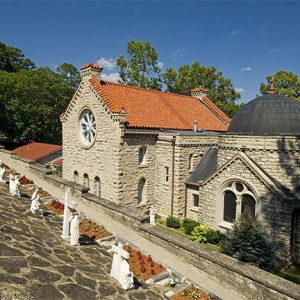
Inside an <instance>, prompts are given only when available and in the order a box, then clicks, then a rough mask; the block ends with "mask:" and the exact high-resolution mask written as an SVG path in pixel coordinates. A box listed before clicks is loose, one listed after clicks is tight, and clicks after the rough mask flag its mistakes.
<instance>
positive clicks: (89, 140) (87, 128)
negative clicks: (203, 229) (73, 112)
mask: <svg viewBox="0 0 300 300" xmlns="http://www.w3.org/2000/svg"><path fill="white" fill-rule="evenodd" d="M79 127H80V129H79V130H80V137H81V140H82V142H83V144H84V145H85V146H87V147H88V146H91V145H92V144H93V143H94V141H95V137H96V119H95V116H94V114H93V113H92V111H91V110H90V109H85V110H83V111H82V113H81V115H80V118H79Z"/></svg>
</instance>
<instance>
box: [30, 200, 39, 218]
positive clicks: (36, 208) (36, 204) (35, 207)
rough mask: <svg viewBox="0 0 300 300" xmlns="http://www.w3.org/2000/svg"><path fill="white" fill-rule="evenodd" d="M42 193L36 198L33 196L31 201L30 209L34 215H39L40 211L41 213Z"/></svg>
mask: <svg viewBox="0 0 300 300" xmlns="http://www.w3.org/2000/svg"><path fill="white" fill-rule="evenodd" d="M39 200H40V195H37V196H36V197H35V198H33V200H32V201H31V205H30V209H31V212H32V213H33V214H34V215H37V214H39V213H41V209H40V201H39Z"/></svg>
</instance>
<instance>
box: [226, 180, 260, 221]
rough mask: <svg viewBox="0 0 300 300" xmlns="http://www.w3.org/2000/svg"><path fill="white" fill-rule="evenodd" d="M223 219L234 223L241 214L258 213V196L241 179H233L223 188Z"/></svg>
mask: <svg viewBox="0 0 300 300" xmlns="http://www.w3.org/2000/svg"><path fill="white" fill-rule="evenodd" d="M223 204H224V206H223V221H225V222H229V223H234V221H235V220H236V219H237V218H238V217H239V215H241V214H245V213H249V214H250V215H251V216H253V217H254V216H255V214H256V198H255V196H254V192H253V190H252V189H251V188H250V187H249V186H248V185H247V184H245V183H243V182H241V181H233V182H230V183H229V184H227V185H226V187H225V188H224V190H223Z"/></svg>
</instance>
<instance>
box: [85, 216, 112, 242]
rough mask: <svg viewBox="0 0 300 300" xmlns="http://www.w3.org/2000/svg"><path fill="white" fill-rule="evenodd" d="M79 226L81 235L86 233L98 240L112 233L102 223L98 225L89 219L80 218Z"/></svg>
mask: <svg viewBox="0 0 300 300" xmlns="http://www.w3.org/2000/svg"><path fill="white" fill-rule="evenodd" d="M79 228H80V234H81V235H86V236H88V237H90V238H92V239H94V240H99V239H101V238H104V237H107V236H111V235H112V233H110V232H109V231H107V230H106V229H105V228H104V227H103V225H98V224H96V223H94V222H92V221H91V220H82V221H81V222H80V226H79Z"/></svg>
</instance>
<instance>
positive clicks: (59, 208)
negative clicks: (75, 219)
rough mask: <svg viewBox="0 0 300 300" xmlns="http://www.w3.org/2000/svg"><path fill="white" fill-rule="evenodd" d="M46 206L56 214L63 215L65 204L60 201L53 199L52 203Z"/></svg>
mask: <svg viewBox="0 0 300 300" xmlns="http://www.w3.org/2000/svg"><path fill="white" fill-rule="evenodd" d="M46 207H47V208H48V209H49V210H50V211H52V212H54V213H55V214H56V215H63V214H64V208H65V206H64V205H63V204H62V203H60V202H59V201H58V200H53V201H52V202H51V203H49V204H48V205H46Z"/></svg>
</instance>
